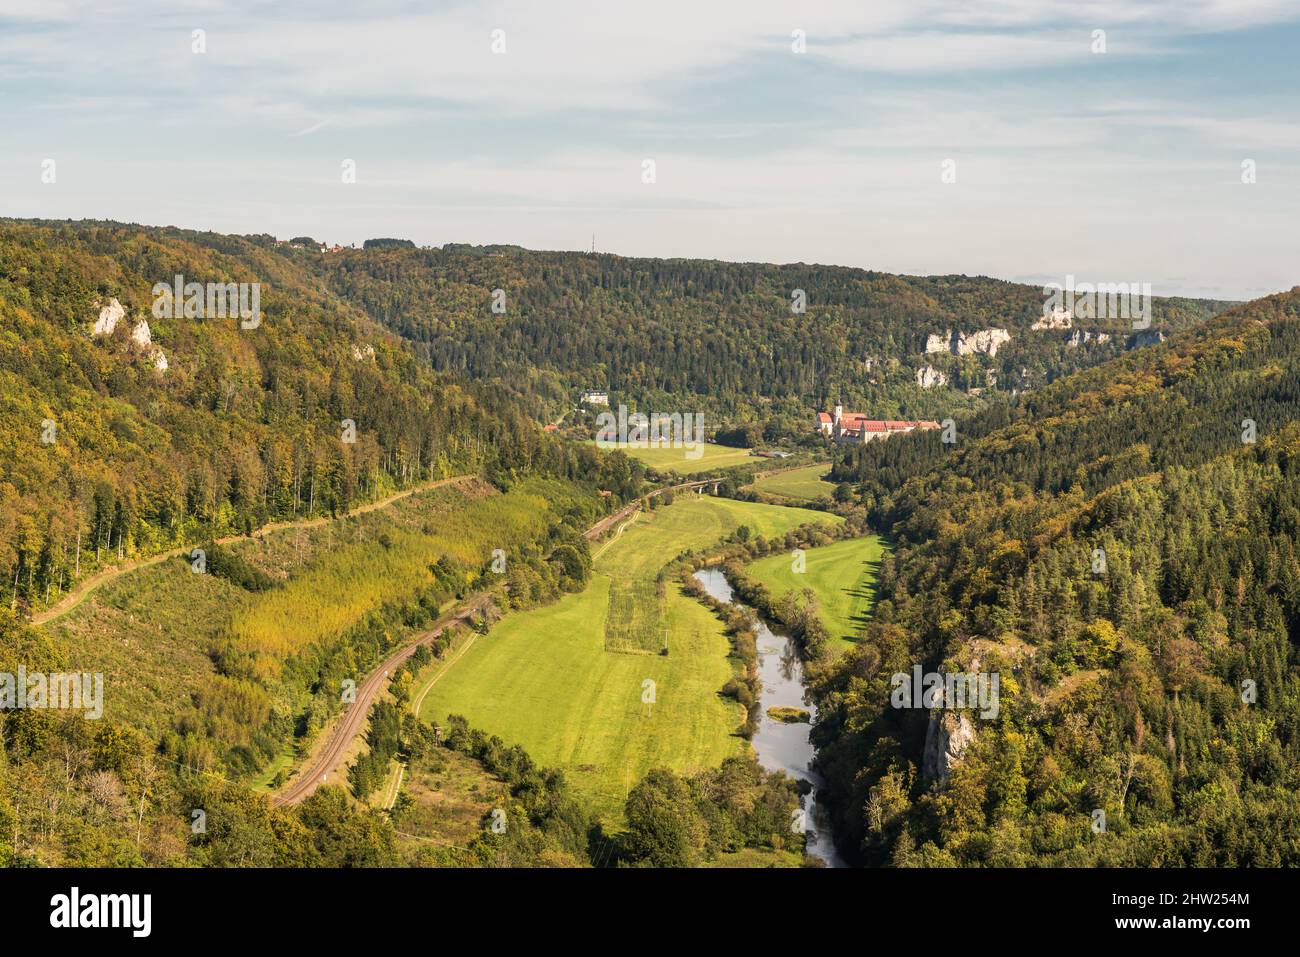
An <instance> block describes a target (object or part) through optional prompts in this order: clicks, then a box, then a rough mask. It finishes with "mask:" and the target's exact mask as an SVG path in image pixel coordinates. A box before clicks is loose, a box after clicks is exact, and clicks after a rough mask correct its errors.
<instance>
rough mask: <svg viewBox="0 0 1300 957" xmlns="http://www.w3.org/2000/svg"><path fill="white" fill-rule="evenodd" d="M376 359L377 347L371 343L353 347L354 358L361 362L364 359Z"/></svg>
mask: <svg viewBox="0 0 1300 957" xmlns="http://www.w3.org/2000/svg"><path fill="white" fill-rule="evenodd" d="M374 357H375V347H374V346H372V345H371V344H370V343H366V344H365V345H364V346H353V347H352V358H353V359H356V360H357V361H358V362H360V361H361V360H362V359H373V358H374Z"/></svg>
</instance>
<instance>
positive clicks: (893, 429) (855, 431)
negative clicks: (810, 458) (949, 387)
mask: <svg viewBox="0 0 1300 957" xmlns="http://www.w3.org/2000/svg"><path fill="white" fill-rule="evenodd" d="M937 428H939V423H938V422H931V421H928V420H921V421H909V420H903V419H869V418H867V417H866V416H865V415H863V414H862V413H861V412H845V411H844V407H843V406H842V405H837V406H835V411H834V412H818V413H817V430H818V431H819V432H821V433H822V434H824V435H827V436H829V437H830V438H832V439H833V440H834V441H835V442H836V443H837V444H839V445H860V444H863V443H866V442H871V441H872V440H874V439H883V438H888V437H889V436H891V435H897V434H898V433H900V432H912V431H914V430H916V429H937Z"/></svg>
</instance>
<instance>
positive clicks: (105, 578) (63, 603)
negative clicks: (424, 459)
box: [31, 475, 477, 625]
mask: <svg viewBox="0 0 1300 957" xmlns="http://www.w3.org/2000/svg"><path fill="white" fill-rule="evenodd" d="M473 478H477V476H475V475H456V476H453V477H451V478H446V479H439V480H438V481H436V482H426V483H425V484H423V485H416V486H413V487H412V488H408V489H404V490H403V491H400V492H394V493H393V494H392V495H390V496H388V497H387V498H381V499H379V500H378V501H377V502H370V503H368V504H366V505H362V506H360V507H358V508H354V509H353V510H352V511H350V512H348V513H347V514H346V515H340V516H338V517H337V518H330V517H329V516H326V515H322V516H320V517H318V518H304V519H302V520H301V521H296V522H272V523H271V524H270V525H263V526H262V527H261V528H259V529H257V530H256V531H255V532H254V533H253V535H254V536H259V535H266V534H269V533H272V532H284V531H293V530H297V529H303V528H316V527H317V526H320V525H324V524H326V523H327V522H335V521H338V520H339V519H340V518H352V517H353V516H356V515H364V514H366V513H367V512H373V511H376V510H378V509H381V508H387V507H388V506H389V505H392V504H393V503H394V502H396V501H399V500H400V499H404V498H406V497H407V496H410V495H414V494H415V493H416V492H427V491H428V490H429V489H435V488H438V487H440V486H443V485H451V484H453V483H457V482H464V481H467V480H469V479H473ZM248 537H249V536H247V535H226V536H224V537H222V538H218V539H217V540H216V541H217V544H218V545H229V544H231V543H232V542H238V541H240V540H242V539H246V538H248ZM194 547H195V546H193V545H189V546H182V547H180V548H173V549H172V550H171V551H167V552H160V553H159V554H157V555H151V556H150V557H148V558H139V559H133V560H131V561H127V562H123V563H122V564H120V565H112V566H110V567H108V568H103V569H100V570H99V571H97V572H95V574H93V575H91V576H90V577H88V578H83V579H82V580H81V581H80V582H78V583H77V584H76V585H75V586H74V587H73V589H72V591H70V592H68V593H67V594H66V595H64V596H63V597H62V598H61V599H59V600H58V601H57V602H55V603H54V604H53V605H51V606H50V607H49V608H47V609H45V610H44V611H42V612H39V613H37V614H35V615H33V616H32V619H31V621H32V624H33V625H44V624H46V623H47V622H51V621H53V620H54V619H55V618H58V617H60V616H62V615H66V614H67V613H68V612H70V611H72V609H74V608H76V607H77V606H78V605H80V604H81V603H82V601H84V600H85V598H86V596H87V595H89V594H90V593H91V592H93V591H95V589H97V588H99V587H100V586H101V585H103V584H106V583H107V582H111V581H113V580H114V579H116V578H119V577H121V576H122V575H125V574H127V573H128V572H133V571H137V570H139V569H141V568H148V567H149V566H151V565H157V564H159V563H160V562H165V561H167V560H168V559H170V558H177V557H179V556H182V555H184V556H188V555H189V554H190V553H191V552H192V551H193V549H194Z"/></svg>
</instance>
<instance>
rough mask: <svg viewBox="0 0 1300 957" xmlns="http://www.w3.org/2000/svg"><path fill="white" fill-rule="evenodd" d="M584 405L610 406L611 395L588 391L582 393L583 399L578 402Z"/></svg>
mask: <svg viewBox="0 0 1300 957" xmlns="http://www.w3.org/2000/svg"><path fill="white" fill-rule="evenodd" d="M578 402H579V403H581V404H582V405H605V406H607V405H609V393H608V392H600V391H587V392H584V393H582V398H580V399H579V400H578Z"/></svg>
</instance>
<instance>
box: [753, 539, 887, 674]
mask: <svg viewBox="0 0 1300 957" xmlns="http://www.w3.org/2000/svg"><path fill="white" fill-rule="evenodd" d="M883 551H884V543H883V542H882V541H881V540H880V539H879V538H877V537H876V536H875V535H871V536H869V537H867V538H851V539H847V540H846V541H842V542H835V543H834V544H832V545H824V546H822V547H821V548H812V549H809V550H808V551H807V553H806V554H805V556H804V564H805V570H804V572H803V573H802V574H797V573H795V572H794V570H793V566H794V562H793V561H792V560H791V557H790V556H789V555H786V554H781V555H772V556H770V557H768V558H764V559H761V560H760V561H757V562H754V563H753V564H752V565H750V566H749V571H750V574H751V575H753V577H754V578H756V579H758V580H759V581H761V582H762V583H763V584H765V585H767V587H768V588H770V589H771V590H772V593H773V594H774V595H782V594H784V593H785V592H787V591H789V590H790V589H792V588H811V589H812V590H813V591H814V592H816V594H817V597H818V599H819V600H820V602H821V608H822V618H823V619H824V620H825V622H826V625H827V627H829V628H830V630H831V634H832V635H833V636H834V637H835V640H836V641H835V647H836V648H837V649H838V650H843V649H844V648H847V647H848V646H849V645H850V644H851V643H852V642H853V641H854V640H855V639H856V638H857V636H858V634H859V633H860V632H861V630H862V626H863V625H864V624H865V623H866V619H867V614H868V613H869V612H870V610H871V602H872V600H873V597H874V595H873V589H872V583H873V582H874V581H875V576H876V572H877V570H878V569H879V567H880V555H881V553H882V552H883Z"/></svg>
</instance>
